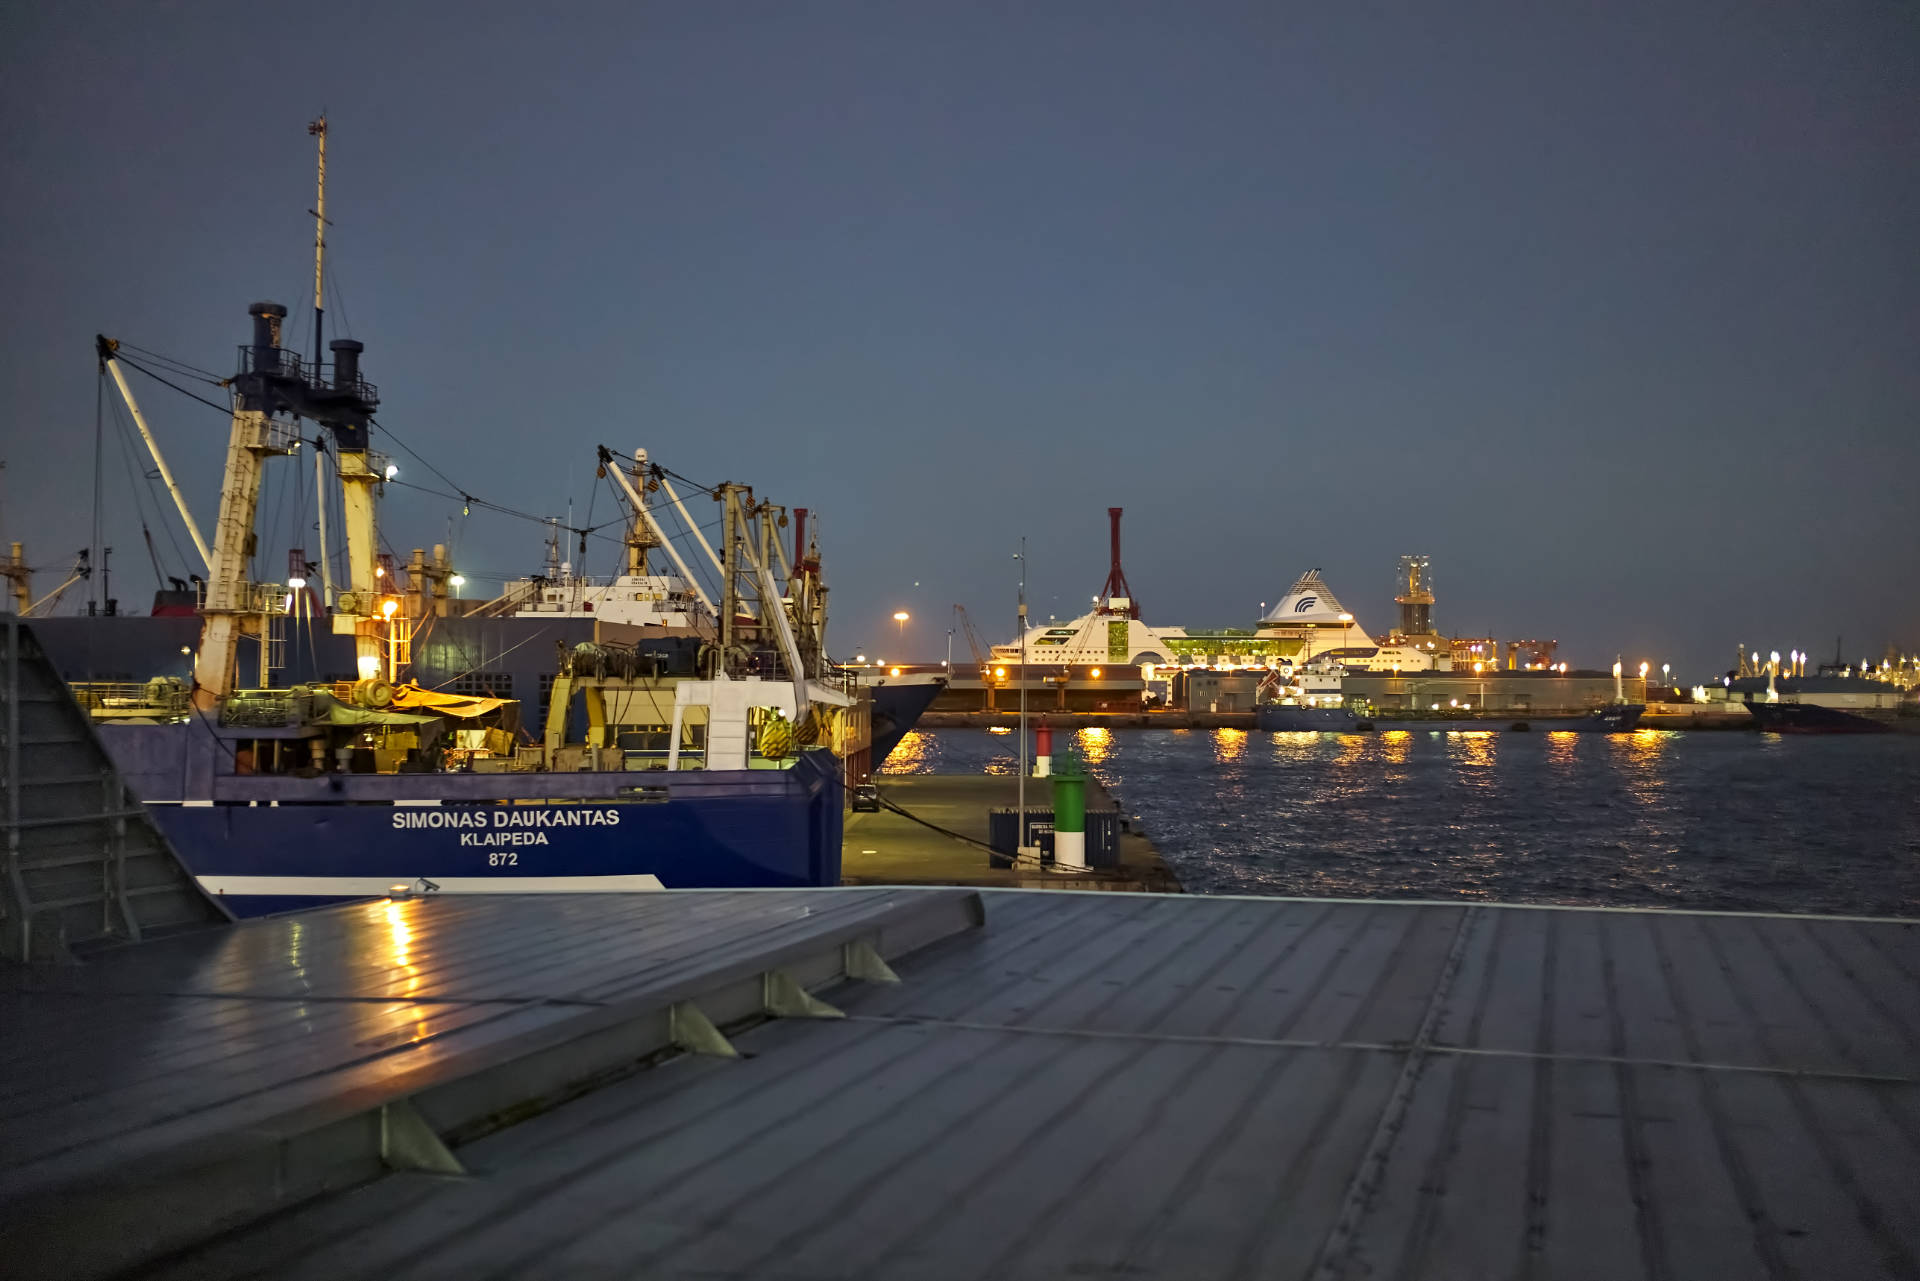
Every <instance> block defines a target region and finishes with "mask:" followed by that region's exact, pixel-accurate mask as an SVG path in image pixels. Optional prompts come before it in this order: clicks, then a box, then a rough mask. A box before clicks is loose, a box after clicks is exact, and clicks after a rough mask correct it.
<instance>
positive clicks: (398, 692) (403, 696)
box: [393, 685, 513, 717]
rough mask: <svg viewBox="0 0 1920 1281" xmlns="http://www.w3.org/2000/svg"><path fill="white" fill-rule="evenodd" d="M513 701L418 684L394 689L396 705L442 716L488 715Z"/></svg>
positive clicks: (394, 703)
mask: <svg viewBox="0 0 1920 1281" xmlns="http://www.w3.org/2000/svg"><path fill="white" fill-rule="evenodd" d="M511 702H513V700H512V699H510V698H473V697H469V696H467V695H465V694H441V693H437V692H436V691H434V690H430V689H421V688H420V687H419V686H418V685H397V686H395V687H394V691H393V705H394V706H395V707H399V708H404V709H410V710H415V711H422V712H437V713H438V714H440V715H441V716H461V717H473V716H486V715H489V714H491V713H493V712H497V711H499V710H500V709H501V708H503V707H505V706H506V705H507V704H509V703H511Z"/></svg>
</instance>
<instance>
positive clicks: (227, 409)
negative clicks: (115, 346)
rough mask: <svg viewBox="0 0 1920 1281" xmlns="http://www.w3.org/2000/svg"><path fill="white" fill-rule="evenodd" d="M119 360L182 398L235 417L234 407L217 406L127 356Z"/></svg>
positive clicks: (228, 405) (229, 405)
mask: <svg viewBox="0 0 1920 1281" xmlns="http://www.w3.org/2000/svg"><path fill="white" fill-rule="evenodd" d="M119 360H120V363H121V364H123V365H125V366H126V367H127V368H128V369H135V370H138V371H139V372H141V373H143V374H145V375H146V376H147V377H149V378H151V379H153V380H154V381H155V382H157V383H159V384H160V385H162V386H164V387H171V388H173V389H174V390H175V391H177V392H179V393H180V394H181V395H182V396H185V397H186V398H187V399H188V400H197V401H199V402H200V403H201V404H203V405H205V406H206V407H207V408H208V409H217V410H219V411H220V412H221V413H223V414H225V415H227V416H228V417H232V416H233V406H232V405H231V404H225V405H221V404H217V403H215V402H214V401H211V400H208V399H207V398H206V397H205V396H201V395H198V394H197V393H194V392H191V391H188V390H187V389H186V388H185V387H182V386H181V385H180V384H179V383H176V382H172V381H170V380H168V379H165V378H162V377H161V376H160V375H159V374H156V373H154V372H153V371H152V370H151V369H148V368H147V367H146V366H145V365H142V364H140V363H139V362H138V361H134V360H129V359H128V358H127V357H125V356H121V357H119Z"/></svg>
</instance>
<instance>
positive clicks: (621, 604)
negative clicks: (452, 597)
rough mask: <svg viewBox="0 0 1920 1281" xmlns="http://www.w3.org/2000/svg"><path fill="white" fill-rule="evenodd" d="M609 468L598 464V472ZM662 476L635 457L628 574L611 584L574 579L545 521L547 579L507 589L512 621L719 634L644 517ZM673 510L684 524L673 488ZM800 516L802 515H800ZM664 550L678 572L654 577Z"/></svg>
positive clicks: (643, 456)
mask: <svg viewBox="0 0 1920 1281" xmlns="http://www.w3.org/2000/svg"><path fill="white" fill-rule="evenodd" d="M605 466H606V464H605V463H604V462H603V463H602V467H603V469H604V467H605ZM664 483H665V481H664V473H661V472H658V471H656V469H653V468H652V467H651V464H650V462H649V460H648V457H647V451H646V450H644V449H637V450H635V451H634V454H633V466H632V480H631V483H630V484H629V485H628V488H629V489H630V490H631V492H632V494H633V498H632V502H633V504H634V509H633V520H632V522H631V524H630V526H629V527H628V531H627V572H626V573H624V574H621V575H619V576H618V577H615V578H589V577H587V576H585V575H583V574H575V573H574V572H573V562H572V561H570V560H562V559H561V558H560V523H559V522H558V521H553V522H550V528H551V532H550V533H549V535H548V537H547V564H546V572H545V573H544V574H542V575H540V576H539V577H538V578H520V579H515V580H514V581H512V582H510V583H508V584H507V585H506V590H505V591H504V592H503V593H502V595H501V600H502V601H511V602H515V603H514V606H513V609H512V613H513V616H514V617H515V618H528V617H535V618H595V619H599V620H600V621H601V622H605V623H617V624H619V625H621V626H625V627H659V628H664V629H666V630H667V631H669V632H690V633H697V634H700V635H705V636H711V635H714V634H716V633H717V630H718V616H717V615H716V614H715V612H714V611H713V609H712V607H711V606H710V604H709V603H708V600H707V598H706V597H705V596H704V595H702V593H701V592H700V589H699V588H698V587H696V586H695V585H694V584H693V583H692V582H690V581H688V579H687V578H686V577H685V575H686V573H687V568H686V563H685V562H684V561H683V560H681V558H680V556H679V553H678V552H676V551H674V550H673V547H672V545H671V544H669V543H668V542H667V540H666V538H665V537H664V535H663V534H662V532H661V530H660V527H659V525H658V523H657V522H656V521H655V520H654V518H653V515H652V513H651V512H650V511H649V510H648V501H647V496H648V494H649V493H650V492H652V490H653V489H654V488H655V487H656V485H663V484H664ZM668 494H669V496H670V498H671V501H672V502H673V504H674V506H675V507H676V508H677V509H678V510H679V511H680V514H681V515H682V516H683V517H686V507H685V506H684V505H683V504H681V502H680V499H679V495H677V494H674V493H673V492H672V490H671V489H669V490H668ZM802 514H803V515H804V513H802ZM687 527H688V529H690V530H692V531H693V533H694V537H695V539H696V540H697V541H698V542H699V543H700V546H701V548H702V550H704V551H705V552H706V553H707V555H708V556H709V557H711V558H712V559H713V561H714V568H715V570H716V571H718V572H721V573H724V572H725V571H724V568H723V567H722V566H721V564H720V561H719V558H718V557H715V556H714V555H713V549H712V548H711V547H710V546H708V545H707V542H706V539H705V538H702V537H701V536H700V534H699V530H698V528H697V527H696V526H695V525H694V524H693V521H692V519H691V517H687ZM655 549H663V550H665V551H666V552H667V554H668V555H669V556H670V557H672V559H673V561H674V566H675V568H677V569H679V570H680V571H681V573H680V574H679V575H675V574H659V573H654V572H652V568H651V566H650V564H649V560H650V553H651V552H653V551H654V550H655Z"/></svg>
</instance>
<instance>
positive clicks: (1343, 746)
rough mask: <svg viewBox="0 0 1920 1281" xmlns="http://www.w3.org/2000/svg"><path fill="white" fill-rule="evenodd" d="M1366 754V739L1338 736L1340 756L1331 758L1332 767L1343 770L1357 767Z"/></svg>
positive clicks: (1356, 735) (1357, 736)
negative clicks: (1348, 767)
mask: <svg viewBox="0 0 1920 1281" xmlns="http://www.w3.org/2000/svg"><path fill="white" fill-rule="evenodd" d="M1366 754H1367V740H1366V739H1364V738H1362V737H1360V736H1359V735H1358V734H1342V735H1341V736H1340V754H1339V755H1338V756H1336V757H1334V758H1333V764H1334V767H1335V768H1345V767H1347V766H1352V765H1357V764H1358V763H1359V761H1360V758H1361V757H1362V756H1365V755H1366Z"/></svg>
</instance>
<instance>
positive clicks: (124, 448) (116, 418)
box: [113, 410, 167, 591]
mask: <svg viewBox="0 0 1920 1281" xmlns="http://www.w3.org/2000/svg"><path fill="white" fill-rule="evenodd" d="M113 425H114V427H115V428H116V429H117V430H116V431H115V432H114V438H115V439H116V440H117V441H118V442H119V444H120V460H121V461H122V462H123V463H125V464H126V467H127V488H128V490H129V491H131V493H132V495H133V512H134V515H135V516H136V517H137V518H138V519H139V521H140V535H141V537H142V538H144V539H145V540H146V544H147V559H148V560H150V561H152V562H153V586H154V590H155V591H158V590H159V589H160V588H161V587H162V586H164V585H165V584H166V581H167V575H166V572H165V571H164V570H162V569H161V568H160V555H159V553H158V552H157V551H155V550H154V546H153V530H152V528H151V527H150V526H149V525H148V524H147V508H146V503H145V502H144V501H142V499H141V497H140V491H141V489H142V486H141V485H140V484H139V482H138V481H137V480H136V479H135V477H134V471H135V468H134V463H133V457H134V455H133V447H132V442H130V441H129V440H128V439H127V431H126V424H125V423H124V422H122V421H121V418H120V414H119V411H118V410H116V411H114V414H113ZM151 487H152V481H151V480H149V481H148V483H147V486H146V488H147V490H148V497H150V498H151V497H153V494H152V488H151ZM154 506H155V517H154V518H155V519H156V520H157V519H159V501H158V499H157V498H156V499H155V502H154Z"/></svg>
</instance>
